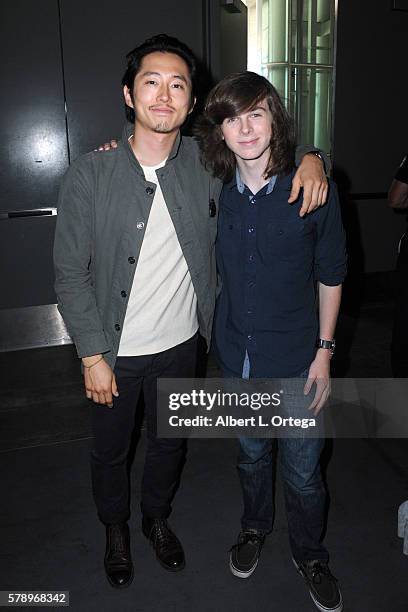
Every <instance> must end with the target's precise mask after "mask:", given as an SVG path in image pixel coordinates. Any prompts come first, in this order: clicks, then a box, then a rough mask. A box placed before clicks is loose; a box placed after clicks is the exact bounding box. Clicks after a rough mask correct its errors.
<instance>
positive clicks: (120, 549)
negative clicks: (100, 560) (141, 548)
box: [111, 525, 126, 555]
mask: <svg viewBox="0 0 408 612" xmlns="http://www.w3.org/2000/svg"><path fill="white" fill-rule="evenodd" d="M111 548H112V552H113V554H119V555H121V554H124V553H125V552H126V543H125V537H124V533H123V530H122V529H121V528H120V526H119V525H112V526H111Z"/></svg>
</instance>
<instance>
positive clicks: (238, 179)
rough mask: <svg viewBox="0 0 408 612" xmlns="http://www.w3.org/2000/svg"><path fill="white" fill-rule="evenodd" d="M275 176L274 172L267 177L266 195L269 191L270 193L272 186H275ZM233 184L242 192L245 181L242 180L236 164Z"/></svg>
mask: <svg viewBox="0 0 408 612" xmlns="http://www.w3.org/2000/svg"><path fill="white" fill-rule="evenodd" d="M277 178H278V177H277V175H276V174H275V175H274V176H271V178H270V179H269V182H268V186H267V188H266V195H269V194H270V193H272V191H273V188H274V187H275V183H276V179H277ZM234 184H235V185H236V186H237V189H238V191H239V193H244V191H245V187H246V185H245V183H243V182H242V179H241V175H240V173H239V169H238V166H237V167H236V169H235V183H234Z"/></svg>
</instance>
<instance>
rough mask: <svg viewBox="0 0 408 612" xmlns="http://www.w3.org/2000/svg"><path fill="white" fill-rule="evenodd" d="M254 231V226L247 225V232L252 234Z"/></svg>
mask: <svg viewBox="0 0 408 612" xmlns="http://www.w3.org/2000/svg"><path fill="white" fill-rule="evenodd" d="M254 231H255V228H254V227H252V226H251V227H248V232H249V233H250V234H252V233H253V232H254Z"/></svg>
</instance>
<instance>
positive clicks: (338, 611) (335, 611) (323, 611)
mask: <svg viewBox="0 0 408 612" xmlns="http://www.w3.org/2000/svg"><path fill="white" fill-rule="evenodd" d="M292 561H293V565H294V566H295V567H296V569H297V571H298V574H300V576H302V578H303V580H304V581H305V582H306V586H307V587H308V588H309V585H308V583H307V580H306V578H305V577H304V575H303V572H302V570H301V569H300V567H299V565H298V564H297V563H296V561H295V559H294V558H293V557H292ZM309 595H310V597H311V598H312V601H313V603H314V605H315V606H316V608H318V609H319V610H320V612H342V610H343V597H342V595H341V593H340V603H339V605H338V606H336V607H335V608H326V606H323V605H322V604H321V603H319V602H318V601H317V600H316V598H315V596H314V595H313V593H312V591H311V590H310V588H309Z"/></svg>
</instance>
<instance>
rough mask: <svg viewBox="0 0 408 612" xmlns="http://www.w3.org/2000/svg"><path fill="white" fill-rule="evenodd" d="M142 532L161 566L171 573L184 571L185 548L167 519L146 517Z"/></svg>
mask: <svg viewBox="0 0 408 612" xmlns="http://www.w3.org/2000/svg"><path fill="white" fill-rule="evenodd" d="M142 531H143V533H144V535H145V536H146V538H147V539H148V540H150V542H151V543H152V544H153V548H154V550H155V551H156V557H157V560H158V561H159V563H160V565H162V566H163V567H164V568H165V569H166V570H169V571H170V572H179V571H180V570H182V569H183V567H184V566H185V564H186V562H185V559H184V551H183V547H182V546H181V544H180V542H179V540H178V538H177V536H175V535H174V533H173V532H172V530H171V529H170V527H169V526H168V524H167V521H166V520H165V519H150V518H147V517H145V516H144V517H143V521H142Z"/></svg>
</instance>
